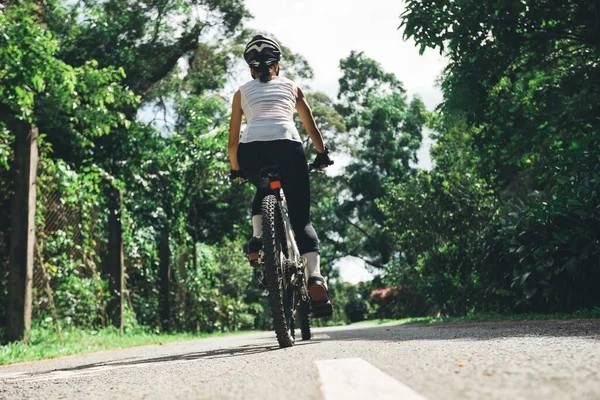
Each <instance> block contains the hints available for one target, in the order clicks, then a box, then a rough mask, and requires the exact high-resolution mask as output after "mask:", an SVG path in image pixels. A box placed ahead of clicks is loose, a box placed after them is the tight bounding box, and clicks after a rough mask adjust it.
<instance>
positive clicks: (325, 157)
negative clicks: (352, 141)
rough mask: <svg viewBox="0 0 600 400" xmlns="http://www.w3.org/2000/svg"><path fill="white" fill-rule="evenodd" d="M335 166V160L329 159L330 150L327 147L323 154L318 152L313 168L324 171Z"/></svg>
mask: <svg viewBox="0 0 600 400" xmlns="http://www.w3.org/2000/svg"><path fill="white" fill-rule="evenodd" d="M330 165H333V160H332V159H331V158H330V157H329V149H328V148H327V147H325V150H324V151H323V152H321V153H318V152H317V156H316V157H315V161H313V163H312V166H313V168H318V169H323V168H327V167H328V166H330Z"/></svg>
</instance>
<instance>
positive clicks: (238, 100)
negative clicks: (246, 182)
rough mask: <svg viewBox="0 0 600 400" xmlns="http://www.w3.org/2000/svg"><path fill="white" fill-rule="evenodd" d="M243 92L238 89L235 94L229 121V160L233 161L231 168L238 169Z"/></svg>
mask: <svg viewBox="0 0 600 400" xmlns="http://www.w3.org/2000/svg"><path fill="white" fill-rule="evenodd" d="M242 115H243V111H242V94H241V93H240V91H239V90H238V91H237V92H236V93H235V95H234V96H233V103H232V104H231V120H230V121H229V145H228V151H229V161H230V162H231V169H232V170H234V171H238V170H239V169H240V165H239V164H238V161H237V149H238V145H239V144H240V131H241V128H242Z"/></svg>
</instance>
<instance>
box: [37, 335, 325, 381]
mask: <svg viewBox="0 0 600 400" xmlns="http://www.w3.org/2000/svg"><path fill="white" fill-rule="evenodd" d="M316 343H318V341H315V342H302V343H301V344H300V345H302V346H306V345H309V344H316ZM275 350H279V346H278V345H277V341H276V340H275V339H274V340H273V345H260V346H257V345H244V346H238V347H233V348H223V349H216V350H206V351H197V352H190V353H181V354H171V355H168V356H161V357H151V358H137V357H135V358H131V357H130V358H125V359H123V358H121V359H118V360H113V361H105V362H98V363H91V364H84V365H78V366H75V367H69V368H59V369H53V370H46V371H39V372H32V373H28V374H26V376H29V377H34V376H41V375H45V374H50V373H56V372H77V371H85V370H91V369H95V368H99V369H101V368H107V369H112V368H119V367H127V366H137V365H150V364H162V363H169V362H185V361H195V360H200V359H217V358H228V357H240V356H249V355H253V354H260V353H265V352H269V351H275Z"/></svg>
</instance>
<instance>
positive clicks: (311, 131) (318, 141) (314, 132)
mask: <svg viewBox="0 0 600 400" xmlns="http://www.w3.org/2000/svg"><path fill="white" fill-rule="evenodd" d="M297 96H298V97H297V100H296V111H298V115H299V116H300V119H301V120H302V123H303V124H304V127H305V128H306V131H307V132H308V136H309V137H310V140H312V142H313V144H314V145H315V148H316V149H317V152H318V153H323V152H324V151H325V145H324V144H323V135H321V131H319V128H317V124H316V123H315V117H314V116H313V113H312V110H311V109H310V106H309V105H308V102H307V101H306V96H304V92H302V89H300V88H298V95H297Z"/></svg>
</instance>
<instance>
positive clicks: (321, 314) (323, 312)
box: [311, 301, 333, 318]
mask: <svg viewBox="0 0 600 400" xmlns="http://www.w3.org/2000/svg"><path fill="white" fill-rule="evenodd" d="M311 308H312V317H313V318H327V317H331V315H332V314H333V304H331V301H328V302H327V303H320V304H319V303H312V307H311Z"/></svg>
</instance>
